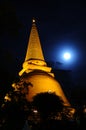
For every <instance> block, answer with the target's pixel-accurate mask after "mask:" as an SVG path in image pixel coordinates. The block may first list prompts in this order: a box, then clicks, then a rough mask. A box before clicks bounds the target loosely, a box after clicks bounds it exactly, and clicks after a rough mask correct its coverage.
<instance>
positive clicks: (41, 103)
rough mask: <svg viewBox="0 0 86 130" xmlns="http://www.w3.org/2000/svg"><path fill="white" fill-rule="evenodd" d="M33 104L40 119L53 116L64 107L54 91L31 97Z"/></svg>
mask: <svg viewBox="0 0 86 130" xmlns="http://www.w3.org/2000/svg"><path fill="white" fill-rule="evenodd" d="M32 104H33V106H34V108H35V109H37V111H38V112H39V113H40V116H41V118H42V119H47V118H49V117H50V116H55V115H57V114H58V113H59V112H61V111H62V110H63V108H64V105H63V101H62V100H61V98H60V97H58V96H56V94H55V93H48V92H45V93H40V94H37V95H36V96H34V97H33V102H32Z"/></svg>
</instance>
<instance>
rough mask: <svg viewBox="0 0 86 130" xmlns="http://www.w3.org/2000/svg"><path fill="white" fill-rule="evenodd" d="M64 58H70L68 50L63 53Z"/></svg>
mask: <svg viewBox="0 0 86 130" xmlns="http://www.w3.org/2000/svg"><path fill="white" fill-rule="evenodd" d="M63 57H64V59H65V60H69V59H70V58H71V54H70V53H69V52H66V53H64V55H63Z"/></svg>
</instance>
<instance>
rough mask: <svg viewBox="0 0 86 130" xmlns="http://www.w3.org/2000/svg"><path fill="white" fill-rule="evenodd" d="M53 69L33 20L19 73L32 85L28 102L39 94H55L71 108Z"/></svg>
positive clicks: (27, 96)
mask: <svg viewBox="0 0 86 130" xmlns="http://www.w3.org/2000/svg"><path fill="white" fill-rule="evenodd" d="M51 69H52V68H51V67H48V66H47V63H46V62H45V60H44V56H43V52H42V47H41V43H40V39H39V35H38V31H37V27H36V23H35V20H34V19H33V21H32V28H31V32H30V37H29V42H28V47H27V53H26V57H25V61H24V63H23V68H22V70H21V71H20V72H19V76H20V77H22V80H23V81H24V82H26V83H27V84H28V83H31V84H32V87H29V92H28V94H27V95H26V98H27V100H28V101H32V100H33V97H34V96H35V95H36V94H38V93H43V92H50V93H53V92H54V93H55V94H56V95H58V96H60V97H61V98H62V100H63V101H64V104H65V105H68V106H70V103H69V102H68V100H67V98H66V96H65V94H64V92H63V90H62V88H61V86H60V84H59V83H58V82H57V81H56V80H55V78H54V74H53V73H51ZM23 75H24V76H23Z"/></svg>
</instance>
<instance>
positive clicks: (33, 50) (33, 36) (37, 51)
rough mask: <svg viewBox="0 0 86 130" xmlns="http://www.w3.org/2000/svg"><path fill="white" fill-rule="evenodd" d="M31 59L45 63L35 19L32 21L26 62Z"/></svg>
mask: <svg viewBox="0 0 86 130" xmlns="http://www.w3.org/2000/svg"><path fill="white" fill-rule="evenodd" d="M30 59H39V60H43V61H44V56H43V52H42V48H41V43H40V39H39V35H38V31H37V27H36V23H35V19H33V20H32V28H31V32H30V37H29V42H28V47H27V53H26V57H25V61H27V60H30Z"/></svg>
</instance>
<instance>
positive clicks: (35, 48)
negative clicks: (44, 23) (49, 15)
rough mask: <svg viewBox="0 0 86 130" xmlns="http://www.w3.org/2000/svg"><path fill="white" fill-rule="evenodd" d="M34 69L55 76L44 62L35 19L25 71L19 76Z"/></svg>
mask: <svg viewBox="0 0 86 130" xmlns="http://www.w3.org/2000/svg"><path fill="white" fill-rule="evenodd" d="M34 69H35V70H43V71H45V72H48V73H49V74H51V75H52V76H54V74H52V73H51V67H47V64H46V62H45V60H44V56H43V52H42V47H41V42H40V38H39V34H38V31H37V27H36V23H35V19H33V20H32V28H31V32H30V37H29V41H28V46H27V52H26V57H25V61H24V63H23V69H22V70H21V71H20V72H19V75H20V76H21V75H22V74H23V73H24V72H26V73H29V72H31V71H33V70H34Z"/></svg>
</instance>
